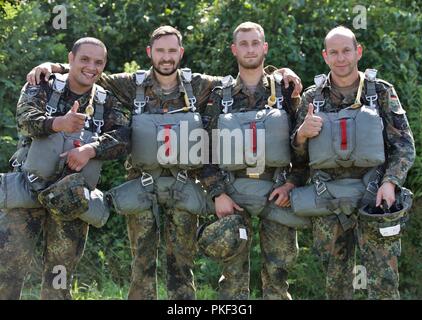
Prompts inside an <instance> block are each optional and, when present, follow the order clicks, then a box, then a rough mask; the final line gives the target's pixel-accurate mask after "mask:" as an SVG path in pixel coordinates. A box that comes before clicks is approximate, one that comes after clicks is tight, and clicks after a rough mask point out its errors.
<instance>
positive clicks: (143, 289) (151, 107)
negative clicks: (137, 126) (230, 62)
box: [28, 26, 299, 299]
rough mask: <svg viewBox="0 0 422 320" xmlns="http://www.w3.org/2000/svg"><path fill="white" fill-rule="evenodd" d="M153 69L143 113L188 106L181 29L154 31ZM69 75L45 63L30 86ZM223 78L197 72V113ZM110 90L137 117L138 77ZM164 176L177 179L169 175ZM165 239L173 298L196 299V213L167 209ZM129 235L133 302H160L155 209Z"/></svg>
mask: <svg viewBox="0 0 422 320" xmlns="http://www.w3.org/2000/svg"><path fill="white" fill-rule="evenodd" d="M147 53H148V56H149V57H150V58H151V62H152V65H153V66H152V67H151V68H150V70H149V71H148V72H147V76H146V78H145V79H144V80H143V86H144V88H145V93H144V95H145V96H146V97H148V103H147V104H146V105H145V107H144V109H143V113H152V114H165V113H167V112H169V111H173V110H178V109H180V108H183V107H185V106H186V103H185V93H184V88H183V85H182V77H181V76H182V75H181V70H180V69H179V65H180V61H181V59H182V56H183V53H184V48H183V47H182V36H181V34H180V32H179V31H178V30H176V29H175V28H173V27H170V26H162V27H160V28H157V29H156V30H154V31H153V33H152V35H151V39H150V45H149V46H148V48H147ZM51 69H52V70H53V71H57V72H65V71H66V66H63V65H60V64H49V63H47V64H45V65H41V66H39V67H37V68H35V69H34V70H33V71H32V72H31V73H30V74H29V75H28V81H30V82H35V81H36V80H38V79H39V78H40V76H41V74H42V73H44V74H46V75H48V73H49V72H51ZM280 71H281V72H283V73H284V74H285V78H286V79H291V80H292V79H293V80H294V81H298V80H299V79H298V77H297V76H296V75H295V74H294V73H293V72H291V70H288V69H285V70H280ZM219 80H220V78H218V77H213V76H208V75H203V74H198V73H194V74H193V75H192V80H191V82H190V83H191V86H192V91H193V95H194V97H195V98H196V104H195V105H196V108H197V110H198V112H199V113H201V114H202V113H203V111H204V109H205V106H206V104H207V101H208V98H209V95H210V93H211V89H212V88H213V87H214V86H216V85H217V84H219ZM98 83H99V84H100V85H102V86H103V87H104V88H106V89H109V90H112V91H113V93H114V94H115V95H116V96H117V97H118V99H119V100H120V101H121V102H122V103H123V104H124V105H127V106H128V108H129V109H130V110H131V112H132V114H134V113H135V112H134V109H135V106H134V105H133V104H134V100H135V99H136V97H137V85H136V74H135V73H120V74H114V75H105V74H103V75H102V76H101V78H100V81H99V82H98ZM126 168H127V169H128V180H132V179H136V178H138V177H139V176H141V174H142V172H141V171H140V170H137V169H135V168H133V167H132V160H131V156H129V157H128V160H127V164H126ZM196 175H197V172H195V171H193V170H191V171H190V172H189V179H193V180H195V176H196ZM161 176H172V173H171V172H170V171H169V170H164V171H163V172H162V173H161ZM164 211H165V240H166V248H167V251H166V254H167V290H168V298H169V299H194V298H195V286H194V277H193V273H192V268H193V259H194V257H195V254H196V251H197V248H196V242H195V234H196V229H197V222H198V218H197V216H196V215H192V214H191V213H188V212H185V211H182V210H179V209H175V208H164ZM127 226H128V234H129V239H130V243H131V250H132V256H133V260H132V275H131V285H130V289H129V294H128V298H129V299H156V298H157V280H156V278H157V250H158V244H159V234H158V228H159V226H157V224H156V219H155V217H154V214H153V212H152V210H146V211H142V213H141V214H136V215H128V216H127Z"/></svg>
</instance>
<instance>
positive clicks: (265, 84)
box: [233, 71, 269, 95]
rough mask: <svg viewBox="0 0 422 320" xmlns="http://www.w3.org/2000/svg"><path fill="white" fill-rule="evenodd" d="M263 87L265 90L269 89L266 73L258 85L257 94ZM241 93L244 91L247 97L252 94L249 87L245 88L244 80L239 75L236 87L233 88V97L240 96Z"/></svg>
mask: <svg viewBox="0 0 422 320" xmlns="http://www.w3.org/2000/svg"><path fill="white" fill-rule="evenodd" d="M262 87H264V88H267V87H269V82H268V74H267V73H266V72H265V71H264V74H263V75H262V78H261V80H260V81H259V82H258V84H257V87H256V88H257V90H256V91H255V92H258V91H260V90H261V88H262ZM240 91H242V92H243V93H244V94H246V95H248V94H250V92H249V91H248V89H247V87H246V86H245V84H244V83H243V81H242V79H241V78H240V74H239V73H238V74H237V77H236V81H235V84H234V87H233V95H236V94H238V93H239V92H240Z"/></svg>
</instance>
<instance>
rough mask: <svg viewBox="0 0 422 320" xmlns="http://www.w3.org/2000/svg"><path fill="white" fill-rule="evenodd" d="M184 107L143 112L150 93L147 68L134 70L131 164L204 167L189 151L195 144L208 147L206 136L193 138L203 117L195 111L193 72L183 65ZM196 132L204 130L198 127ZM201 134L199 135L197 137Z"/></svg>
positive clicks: (149, 167) (145, 168)
mask: <svg viewBox="0 0 422 320" xmlns="http://www.w3.org/2000/svg"><path fill="white" fill-rule="evenodd" d="M179 74H180V82H181V85H182V86H183V90H184V94H183V96H184V99H185V107H183V108H180V109H177V110H171V111H169V112H167V113H164V114H151V113H144V108H145V106H146V105H147V104H148V101H149V97H148V96H145V83H144V81H145V79H146V78H147V77H148V76H149V72H148V71H143V70H140V71H138V72H136V73H135V82H136V99H135V100H134V112H133V116H132V152H131V154H132V166H133V167H134V168H137V169H140V170H141V171H151V170H155V169H158V168H178V169H180V170H190V169H195V168H199V167H202V165H203V161H202V159H198V160H199V161H196V159H194V160H192V159H191V157H189V152H190V151H191V150H192V148H193V147H194V146H195V147H197V148H198V150H199V148H201V149H202V150H205V145H204V139H202V137H201V138H200V142H196V140H195V141H190V140H191V139H189V137H191V133H192V132H193V131H194V130H195V129H202V128H203V126H202V119H201V116H200V114H199V113H197V112H195V111H196V107H195V103H196V98H195V96H194V95H193V89H192V85H191V80H192V73H191V71H190V69H188V68H184V69H181V70H180V72H179ZM197 132H202V130H198V131H197ZM197 138H199V137H197Z"/></svg>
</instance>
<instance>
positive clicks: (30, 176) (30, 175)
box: [28, 173, 38, 183]
mask: <svg viewBox="0 0 422 320" xmlns="http://www.w3.org/2000/svg"><path fill="white" fill-rule="evenodd" d="M37 180H38V177H37V176H36V175H35V174H33V173H31V174H28V181H29V182H30V183H33V182H35V181H37Z"/></svg>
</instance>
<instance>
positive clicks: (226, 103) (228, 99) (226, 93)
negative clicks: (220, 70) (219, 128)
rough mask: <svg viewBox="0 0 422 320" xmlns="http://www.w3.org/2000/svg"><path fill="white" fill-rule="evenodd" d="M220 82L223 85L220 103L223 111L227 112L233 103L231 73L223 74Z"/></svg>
mask: <svg viewBox="0 0 422 320" xmlns="http://www.w3.org/2000/svg"><path fill="white" fill-rule="evenodd" d="M221 84H222V87H223V99H222V100H221V105H222V106H223V112H224V113H229V112H231V108H230V107H231V106H232V105H233V96H232V89H233V86H234V79H233V77H232V76H231V75H228V76H225V77H224V78H223V79H222V80H221Z"/></svg>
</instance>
